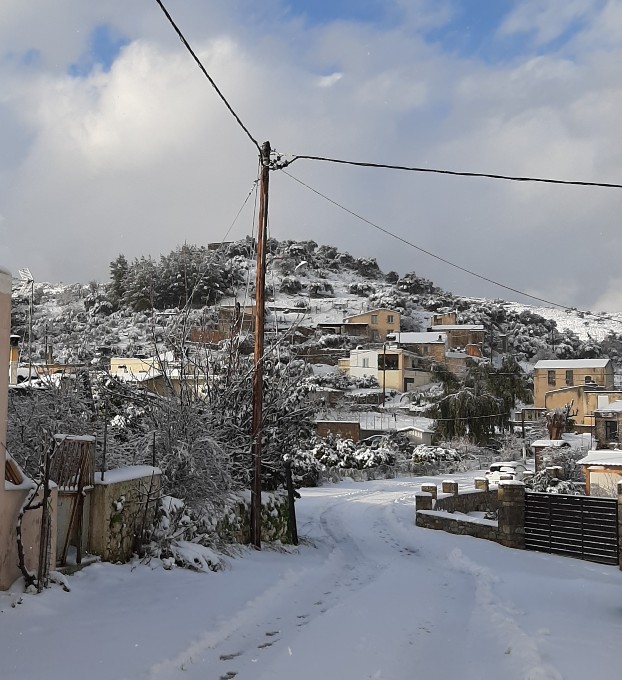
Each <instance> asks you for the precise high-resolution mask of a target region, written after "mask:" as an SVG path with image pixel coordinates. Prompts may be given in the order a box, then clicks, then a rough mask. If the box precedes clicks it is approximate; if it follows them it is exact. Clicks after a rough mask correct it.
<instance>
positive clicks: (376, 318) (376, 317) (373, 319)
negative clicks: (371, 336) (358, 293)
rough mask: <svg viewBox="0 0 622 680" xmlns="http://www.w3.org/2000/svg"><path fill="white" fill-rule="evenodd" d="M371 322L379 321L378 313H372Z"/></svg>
mask: <svg viewBox="0 0 622 680" xmlns="http://www.w3.org/2000/svg"><path fill="white" fill-rule="evenodd" d="M371 322H372V323H378V315H377V314H372V315H371Z"/></svg>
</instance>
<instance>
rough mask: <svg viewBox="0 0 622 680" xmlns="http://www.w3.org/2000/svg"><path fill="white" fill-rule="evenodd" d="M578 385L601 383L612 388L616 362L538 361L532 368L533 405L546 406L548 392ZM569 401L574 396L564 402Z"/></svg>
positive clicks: (589, 360)
mask: <svg viewBox="0 0 622 680" xmlns="http://www.w3.org/2000/svg"><path fill="white" fill-rule="evenodd" d="M576 385H589V386H590V387H595V386H600V387H604V388H605V389H608V390H613V364H612V363H611V360H610V359H553V360H543V361H538V362H537V363H536V365H535V366H534V372H533V403H534V406H535V407H536V408H541V407H545V406H546V405H547V404H546V395H547V393H548V392H552V391H553V390H556V389H562V388H565V387H574V386H576ZM570 401H571V399H566V400H565V401H564V403H565V404H566V403H569V402H570ZM551 403H552V402H551Z"/></svg>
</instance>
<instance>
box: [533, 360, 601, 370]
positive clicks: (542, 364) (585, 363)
mask: <svg viewBox="0 0 622 680" xmlns="http://www.w3.org/2000/svg"><path fill="white" fill-rule="evenodd" d="M610 362H611V359H542V360H540V361H538V362H536V364H535V366H534V369H535V368H548V369H554V368H605V366H607V364H609V363H610Z"/></svg>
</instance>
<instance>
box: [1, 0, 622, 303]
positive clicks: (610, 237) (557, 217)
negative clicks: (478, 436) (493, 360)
mask: <svg viewBox="0 0 622 680" xmlns="http://www.w3.org/2000/svg"><path fill="white" fill-rule="evenodd" d="M167 7H168V9H169V11H170V12H171V14H172V15H173V17H174V19H175V20H176V21H177V23H178V25H179V26H180V28H181V30H182V31H183V32H184V34H185V36H186V38H187V39H188V40H189V42H190V43H191V45H192V46H193V48H194V49H195V51H196V53H197V54H198V56H199V57H200V59H201V60H202V62H203V64H204V65H205V67H206V69H207V70H208V72H209V73H210V75H211V76H212V77H213V78H214V80H215V81H216V83H217V84H218V86H219V88H220V89H221V91H222V92H223V93H224V95H225V97H226V98H227V100H228V101H229V103H230V104H231V106H232V107H233V109H234V110H235V112H236V113H237V114H238V116H239V117H240V119H241V120H242V121H243V122H244V125H245V126H246V127H247V129H248V130H249V131H250V133H251V135H252V136H253V138H254V139H256V140H257V141H258V142H259V143H262V142H263V141H266V140H269V141H270V142H271V144H272V146H273V147H274V148H275V149H277V151H278V152H280V153H282V154H284V157H285V158H289V157H291V156H294V155H313V156H323V157H331V158H339V159H346V160H356V161H368V162H374V163H385V164H395V165H406V166H417V167H429V168H438V169H449V170H456V171H475V172H484V173H493V174H506V175H520V176H535V177H551V178H557V179H565V180H580V181H592V182H609V183H618V184H619V183H622V169H621V160H622V138H620V135H619V120H620V110H621V109H622V85H621V84H620V83H621V82H622V78H621V76H622V4H620V3H619V2H617V1H615V0H521V1H520V2H518V0H516V1H514V0H495V1H493V0H489V1H488V2H485V1H483V0H462V1H460V0H377V1H376V0H367V1H366V2H362V1H359V2H357V1H356V0H336V1H333V2H328V1H326V2H323V1H320V0H317V1H312V2H299V1H291V0H290V1H287V0H266V1H265V2H263V3H254V2H250V0H231V1H230V2H227V3H222V2H213V1H211V0H202V1H201V0H168V2H167ZM0 45H1V47H0V79H1V82H2V88H1V91H0V92H1V93H0V148H1V149H2V154H0V235H1V239H0V262H1V263H2V264H4V265H5V266H8V267H9V268H10V269H12V270H13V271H17V269H19V268H23V267H29V268H30V270H31V271H32V272H33V274H34V276H35V278H36V279H38V280H48V281H53V282H57V281H63V282H65V283H70V282H74V281H82V282H88V281H90V280H93V279H96V280H100V281H106V280H107V279H108V266H109V263H110V261H111V260H113V259H114V258H116V257H117V256H118V255H119V254H120V253H123V254H125V255H126V256H127V257H128V258H130V259H131V258H134V257H140V256H142V255H151V256H153V257H158V256H159V255H160V254H161V253H167V252H169V251H170V250H172V249H174V248H175V247H176V246H178V245H180V244H182V243H184V242H188V243H197V244H205V243H209V242H215V241H221V240H223V239H226V240H234V239H238V238H243V237H244V236H246V235H247V234H250V233H252V232H253V230H254V228H255V225H254V222H255V215H254V201H253V199H252V197H251V199H250V200H249V201H247V203H246V205H245V207H244V209H243V210H242V212H241V213H240V216H239V218H238V219H237V221H235V222H234V220H235V217H236V214H237V213H238V211H239V210H240V208H241V207H242V205H243V204H244V201H245V199H246V197H247V196H248V195H249V193H250V192H252V189H253V186H254V182H255V179H256V176H257V160H258V159H257V149H256V148H255V146H254V145H253V143H252V142H251V140H250V139H249V138H248V137H247V136H246V134H245V133H244V131H243V130H242V129H241V128H240V127H239V126H238V124H237V123H236V121H235V120H234V118H233V117H232V116H231V114H230V113H229V112H228V111H227V109H226V108H225V106H224V104H223V103H222V101H221V100H220V99H219V98H218V96H217V95H216V93H215V91H214V90H213V89H212V87H211V86H210V84H209V83H208V81H207V79H206V78H205V77H204V76H203V75H202V74H201V72H200V71H199V69H198V67H197V66H196V64H195V63H194V62H193V61H192V58H191V57H190V55H189V54H188V53H187V52H186V50H185V49H184V47H183V45H182V43H181V42H180V41H179V39H178V38H177V36H176V35H175V34H174V32H173V29H172V28H171V26H170V25H169V24H168V22H167V21H166V18H165V16H164V14H163V13H162V11H161V10H160V8H159V7H158V5H157V3H156V2H155V0H141V1H139V2H134V3H127V2H121V0H109V2H106V3H84V2H80V1H79V0H54V1H52V0H40V1H39V2H37V3H36V4H35V3H33V2H23V1H22V0H5V1H4V2H3V3H2V5H1V6H0ZM286 172H288V173H289V174H290V175H292V176H293V177H295V178H296V179H298V180H300V181H302V182H304V183H305V184H307V185H308V186H310V187H312V188H313V189H315V190H316V191H318V192H320V193H321V194H324V195H325V196H327V197H328V198H330V199H331V200H333V201H335V202H336V203H339V204H340V205H342V206H344V207H346V208H347V209H348V210H350V211H352V212H355V213H357V214H358V215H360V216H362V217H364V218H365V219H367V220H369V221H371V222H373V223H374V224H375V225H377V227H380V229H379V228H377V227H372V226H371V225H369V224H368V223H366V222H364V221H361V220H360V219H357V218H355V217H353V216H352V215H351V214H349V213H347V212H345V211H343V210H340V209H339V208H337V207H336V206H335V205H334V204H333V203H330V202H329V201H327V200H326V199H324V198H322V197H321V196H319V195H318V194H317V193H314V192H313V191H311V190H310V189H308V188H306V187H304V186H303V185H301V184H299V183H298V182H296V181H295V180H294V179H292V177H289V176H288V175H286V174H285V173H284V172H275V173H272V174H271V184H270V234H271V235H272V236H274V237H275V238H278V239H281V240H282V239H295V240H303V239H304V240H307V239H311V240H313V241H315V242H317V243H319V244H322V243H326V244H331V245H336V246H338V247H339V248H340V249H343V250H348V251H349V252H351V253H352V254H353V255H355V256H357V257H376V258H377V259H378V262H379V264H380V266H381V268H382V269H383V270H384V271H390V270H395V271H398V272H399V273H401V274H403V273H406V272H410V271H415V272H417V273H418V274H419V275H422V276H425V277H427V278H431V279H432V280H433V281H434V282H435V283H436V284H437V285H439V286H441V287H442V288H444V289H446V290H450V291H453V292H455V293H458V294H464V295H475V296H485V297H493V298H507V299H516V300H518V301H522V302H527V301H528V299H527V298H523V297H521V296H519V295H518V294H516V293H510V292H509V291H507V290H504V289H502V288H499V287H498V286H495V285H493V284H491V283H489V282H486V281H483V280H481V279H477V278H475V277H473V276H470V275H468V274H466V273H464V272H461V271H459V270H457V269H455V268H452V267H450V266H449V265H447V264H444V263H442V262H440V261H439V260H437V259H434V258H433V257H430V256H429V255H426V254H425V253H423V252H421V251H420V250H417V249H416V248H413V247H412V246H408V245H406V244H405V243H404V242H403V241H400V240H398V239H396V238H394V237H393V236H391V235H390V234H393V235H395V236H398V237H400V238H401V239H404V240H407V241H410V242H411V243H412V244H414V245H416V246H418V247H419V248H422V249H424V250H427V251H429V252H431V253H434V254H436V255H438V256H440V257H443V258H444V259H446V260H449V261H451V262H453V263H455V264H457V265H459V266H461V267H464V268H466V269H469V270H471V271H474V272H476V273H478V274H480V275H481V276H483V277H486V278H488V279H492V280H493V281H497V282H501V283H503V284H505V285H507V286H510V287H512V288H516V289H517V290H520V291H524V292H526V293H529V294H531V295H535V296H538V297H543V298H545V299H547V300H550V301H552V302H556V303H558V304H561V305H566V306H571V307H577V308H579V309H585V310H592V311H597V310H611V311H618V310H622V275H620V273H619V267H618V259H619V253H620V252H622V249H621V246H622V232H621V231H620V229H619V228H618V215H619V214H620V208H621V206H622V190H620V189H604V188H590V187H568V186H554V185H544V184H531V183H530V184H522V183H509V182H504V181H498V180H491V179H476V178H460V177H449V176H441V175H428V174H421V173H409V172H398V171H389V170H375V169H374V170H372V169H368V168H357V167H353V166H342V165H335V164H329V163H324V162H317V161H307V160H298V161H295V162H294V163H293V164H292V165H291V166H289V167H288V168H287V170H286ZM382 230H384V231H382ZM386 232H389V233H386Z"/></svg>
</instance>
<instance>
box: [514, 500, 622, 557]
mask: <svg viewBox="0 0 622 680" xmlns="http://www.w3.org/2000/svg"><path fill="white" fill-rule="evenodd" d="M618 540H619V539H618V501H617V499H616V498H600V497H596V496H567V495H563V494H547V493H538V492H534V491H528V492H526V494H525V547H526V548H527V549H528V550H539V551H542V552H548V553H555V554H558V555H567V556H569V557H578V558H580V559H584V560H589V561H591V562H600V563H602V564H618Z"/></svg>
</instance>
